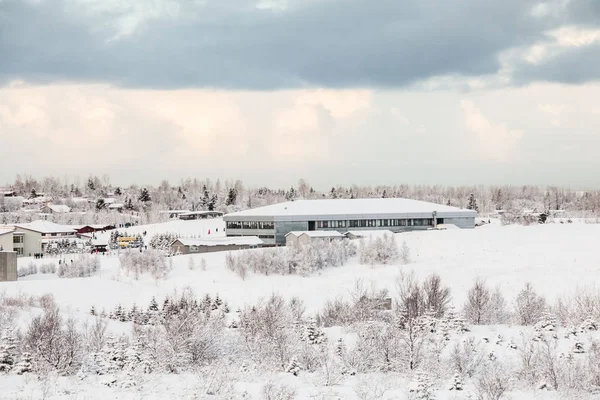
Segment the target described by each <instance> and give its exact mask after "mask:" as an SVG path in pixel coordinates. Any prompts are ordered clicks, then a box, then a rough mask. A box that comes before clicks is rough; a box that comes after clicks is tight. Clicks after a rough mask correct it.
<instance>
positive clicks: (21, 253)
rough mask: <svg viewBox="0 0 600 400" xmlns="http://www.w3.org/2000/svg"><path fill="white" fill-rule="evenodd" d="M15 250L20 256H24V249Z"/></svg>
mask: <svg viewBox="0 0 600 400" xmlns="http://www.w3.org/2000/svg"><path fill="white" fill-rule="evenodd" d="M13 250H14V251H16V252H17V255H18V256H22V255H23V250H24V249H23V248H22V247H17V248H15V249H13Z"/></svg>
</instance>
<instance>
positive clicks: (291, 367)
mask: <svg viewBox="0 0 600 400" xmlns="http://www.w3.org/2000/svg"><path fill="white" fill-rule="evenodd" d="M285 372H287V373H289V374H292V375H294V376H298V375H299V374H300V364H298V358H297V357H296V356H294V357H292V359H291V360H290V363H289V364H288V366H287V368H286V369H285Z"/></svg>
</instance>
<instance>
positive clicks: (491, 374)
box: [475, 362, 510, 400]
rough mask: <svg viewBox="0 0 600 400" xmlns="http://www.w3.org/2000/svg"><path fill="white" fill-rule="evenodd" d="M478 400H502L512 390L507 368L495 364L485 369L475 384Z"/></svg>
mask: <svg viewBox="0 0 600 400" xmlns="http://www.w3.org/2000/svg"><path fill="white" fill-rule="evenodd" d="M475 388H476V389H477V399H478V400H500V399H501V398H502V397H503V396H504V394H505V393H506V392H507V391H508V390H509V389H510V376H509V375H508V374H507V373H506V368H505V367H503V366H500V365H498V364H497V363H496V362H493V364H492V365H488V366H487V367H486V368H484V369H483V370H482V372H481V374H480V375H479V377H478V378H477V381H476V382H475Z"/></svg>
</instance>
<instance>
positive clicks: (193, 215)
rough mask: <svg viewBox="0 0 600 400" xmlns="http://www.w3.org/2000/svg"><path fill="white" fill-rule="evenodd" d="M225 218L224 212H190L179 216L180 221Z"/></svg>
mask: <svg viewBox="0 0 600 400" xmlns="http://www.w3.org/2000/svg"><path fill="white" fill-rule="evenodd" d="M222 216H223V213H222V212H219V211H188V212H184V213H180V214H179V219H182V220H185V221H188V220H192V219H211V218H221V217H222Z"/></svg>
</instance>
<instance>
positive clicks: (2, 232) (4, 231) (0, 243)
mask: <svg viewBox="0 0 600 400" xmlns="http://www.w3.org/2000/svg"><path fill="white" fill-rule="evenodd" d="M14 231H15V228H14V227H13V226H0V251H2V250H6V251H12V250H13V232H14Z"/></svg>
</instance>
